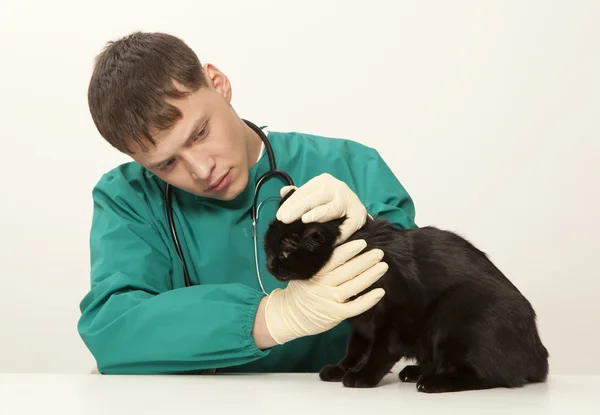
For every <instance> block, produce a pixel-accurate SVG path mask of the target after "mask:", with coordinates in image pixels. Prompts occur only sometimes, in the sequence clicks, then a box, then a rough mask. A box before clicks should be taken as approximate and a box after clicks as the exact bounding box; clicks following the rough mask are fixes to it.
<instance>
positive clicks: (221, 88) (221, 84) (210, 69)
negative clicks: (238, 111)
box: [202, 63, 231, 103]
mask: <svg viewBox="0 0 600 415" xmlns="http://www.w3.org/2000/svg"><path fill="white" fill-rule="evenodd" d="M202 69H203V71H204V76H205V77H206V78H207V81H208V82H209V83H210V84H212V86H213V87H214V88H215V89H216V90H217V92H218V93H219V94H220V95H221V96H222V97H223V99H225V101H227V102H229V103H231V83H230V82H229V79H228V78H227V76H226V75H225V74H224V73H223V72H221V71H220V70H219V69H218V68H217V67H216V66H215V65H213V64H212V63H206V64H204V66H203V68H202Z"/></svg>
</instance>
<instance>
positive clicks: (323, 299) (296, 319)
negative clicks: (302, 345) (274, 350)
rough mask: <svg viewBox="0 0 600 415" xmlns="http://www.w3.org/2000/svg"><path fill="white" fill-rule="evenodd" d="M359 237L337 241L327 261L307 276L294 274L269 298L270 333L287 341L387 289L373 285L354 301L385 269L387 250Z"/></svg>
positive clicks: (328, 324)
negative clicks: (371, 246) (369, 247)
mask: <svg viewBox="0 0 600 415" xmlns="http://www.w3.org/2000/svg"><path fill="white" fill-rule="evenodd" d="M366 246H367V244H366V242H365V241H364V240H356V241H352V242H348V243H345V244H343V245H340V246H338V247H337V248H336V249H335V250H334V253H333V255H332V257H331V259H330V260H329V261H328V262H327V264H326V265H325V266H324V267H323V268H322V269H321V270H320V271H319V272H318V273H317V274H316V275H315V276H313V277H312V278H310V279H309V280H292V281H290V282H289V283H288V285H287V287H286V288H284V289H281V288H278V289H275V290H274V291H273V292H272V293H271V294H269V296H268V298H267V303H266V307H265V319H266V323H267V329H268V330H269V332H270V334H271V337H272V338H273V339H274V340H275V341H276V342H277V343H278V344H283V343H286V342H289V341H290V340H294V339H296V338H299V337H303V336H309V335H314V334H318V333H322V332H324V331H327V330H329V329H331V328H333V327H335V326H336V325H338V324H339V323H340V322H342V321H343V320H345V319H347V318H349V317H353V316H356V315H358V314H361V313H363V312H365V311H366V310H368V309H370V308H371V307H373V306H374V305H375V304H376V303H377V302H378V301H379V300H381V298H382V297H383V295H384V294H385V291H384V290H383V289H381V288H376V289H373V290H371V291H369V292H367V293H365V294H363V295H362V296H361V297H358V298H356V299H354V300H352V301H348V302H347V300H348V298H350V297H352V296H354V295H357V294H358V293H360V292H361V291H363V290H365V289H367V288H369V286H371V284H373V283H375V282H376V281H377V280H378V279H379V278H381V277H382V276H383V274H385V272H386V271H387V269H388V265H387V264H386V263H385V262H380V261H381V259H382V258H383V252H382V251H381V250H379V249H373V250H370V251H367V252H365V253H363V254H360V255H358V256H357V254H358V253H359V252H361V251H362V250H363V249H364V248H365V247H366Z"/></svg>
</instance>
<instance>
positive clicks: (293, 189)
mask: <svg viewBox="0 0 600 415" xmlns="http://www.w3.org/2000/svg"><path fill="white" fill-rule="evenodd" d="M287 187H289V188H288V189H287V190H286V192H287V193H285V194H284V189H286V188H282V189H281V193H282V197H281V202H279V207H281V205H283V202H285V201H286V200H288V199H289V198H290V196H291V195H293V194H294V192H295V191H296V188H295V187H291V186H287Z"/></svg>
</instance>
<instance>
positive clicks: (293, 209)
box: [277, 173, 367, 244]
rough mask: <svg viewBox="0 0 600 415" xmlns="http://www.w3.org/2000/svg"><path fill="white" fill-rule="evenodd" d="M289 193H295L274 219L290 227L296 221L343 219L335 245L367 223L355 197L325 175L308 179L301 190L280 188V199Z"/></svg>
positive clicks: (329, 176) (346, 187)
mask: <svg viewBox="0 0 600 415" xmlns="http://www.w3.org/2000/svg"><path fill="white" fill-rule="evenodd" d="M292 189H297V190H296V191H295V192H294V194H293V195H291V196H290V198H289V199H288V200H286V201H285V202H283V204H282V205H281V207H280V208H279V210H278V211H277V219H279V220H280V221H282V222H283V223H290V222H293V221H295V220H297V219H298V218H302V222H304V223H308V222H328V221H330V220H332V219H338V218H341V217H342V216H344V215H346V216H347V219H346V220H345V221H344V223H343V224H342V225H341V226H340V232H341V234H340V236H339V237H338V239H337V240H336V244H341V243H344V242H345V241H346V240H347V239H348V238H349V237H350V236H351V235H352V234H353V233H354V232H356V231H357V230H358V229H360V228H361V227H362V226H363V225H364V224H365V222H366V220H367V209H366V208H365V206H364V205H363V204H362V202H361V201H360V199H359V198H358V196H356V194H354V192H353V191H352V190H351V189H350V188H349V187H348V185H347V184H346V183H344V182H342V181H341V180H338V179H336V178H335V177H333V176H332V175H330V174H328V173H323V174H321V175H319V176H317V177H314V178H312V179H310V180H309V181H308V182H306V183H305V184H304V185H303V186H300V187H299V188H296V187H295V186H284V187H282V188H281V191H280V195H281V197H282V198H283V197H285V195H286V194H288V192H289V191H290V190H292Z"/></svg>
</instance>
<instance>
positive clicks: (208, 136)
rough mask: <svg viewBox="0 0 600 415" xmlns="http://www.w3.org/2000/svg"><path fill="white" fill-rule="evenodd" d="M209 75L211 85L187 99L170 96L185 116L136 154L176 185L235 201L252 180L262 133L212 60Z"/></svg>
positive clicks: (147, 166)
mask: <svg viewBox="0 0 600 415" xmlns="http://www.w3.org/2000/svg"><path fill="white" fill-rule="evenodd" d="M205 74H206V76H207V79H208V81H209V84H210V86H209V87H208V88H200V89H199V90H198V91H196V92H193V93H192V94H190V95H188V97H187V98H185V99H183V100H169V103H171V104H172V105H175V106H177V107H178V108H179V110H180V111H181V112H182V114H183V116H182V118H181V119H180V120H178V121H177V123H176V124H175V125H174V126H173V127H172V128H171V129H170V130H168V131H162V132H158V133H155V134H153V136H154V137H155V138H156V141H157V145H156V146H154V147H150V148H149V149H148V151H147V152H143V151H141V149H139V148H136V149H135V150H136V151H135V154H133V155H132V158H133V159H134V160H136V161H137V162H138V163H140V164H141V165H142V166H145V167H146V168H148V169H149V170H150V171H151V172H153V173H154V174H156V175H157V176H158V177H160V178H161V179H163V180H164V181H165V182H167V183H170V184H171V185H173V186H175V187H178V188H180V189H183V190H186V191H188V192H190V193H193V194H196V195H198V196H204V197H210V198H213V199H219V200H232V199H234V198H235V197H236V196H238V195H239V194H240V193H241V192H242V191H243V190H244V188H245V187H246V185H247V183H248V170H249V168H250V167H252V165H253V164H254V163H255V162H256V159H257V158H258V152H259V149H260V138H259V137H258V136H257V135H256V133H254V132H253V131H252V130H251V129H250V128H249V127H248V126H247V125H246V124H245V123H244V121H243V120H241V119H240V118H239V117H238V116H237V114H236V113H235V111H234V109H233V108H232V107H231V105H230V100H231V88H230V86H229V82H228V80H227V78H226V77H225V75H223V74H222V73H221V72H219V71H218V70H217V69H216V68H214V67H213V66H212V65H208V66H205ZM177 87H178V88H180V89H184V87H183V86H181V85H177Z"/></svg>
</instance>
